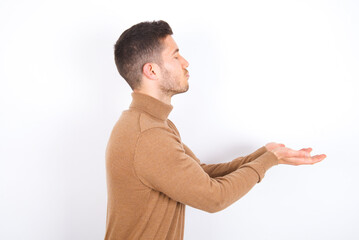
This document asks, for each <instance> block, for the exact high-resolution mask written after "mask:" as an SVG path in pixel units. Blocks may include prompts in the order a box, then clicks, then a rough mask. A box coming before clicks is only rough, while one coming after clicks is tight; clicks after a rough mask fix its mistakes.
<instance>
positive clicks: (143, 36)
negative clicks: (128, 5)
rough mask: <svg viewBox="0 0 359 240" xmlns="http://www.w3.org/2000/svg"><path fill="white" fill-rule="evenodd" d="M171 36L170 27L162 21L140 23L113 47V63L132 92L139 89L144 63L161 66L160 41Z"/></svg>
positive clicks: (131, 28)
mask: <svg viewBox="0 0 359 240" xmlns="http://www.w3.org/2000/svg"><path fill="white" fill-rule="evenodd" d="M172 34H173V32H172V29H171V27H170V25H169V24H168V23H167V22H165V21H163V20H159V21H153V22H148V21H147V22H141V23H138V24H136V25H133V26H132V27H130V28H129V29H127V30H126V31H124V32H123V33H122V34H121V36H120V37H119V39H118V40H117V42H116V44H115V46H114V54H115V63H116V67H117V70H118V72H119V73H120V75H121V76H122V77H123V78H124V79H125V80H126V82H127V83H128V84H129V85H130V87H131V88H132V90H134V89H136V88H139V87H140V85H141V77H142V68H143V66H144V65H145V64H146V63H148V62H154V63H157V64H159V65H160V66H162V56H161V53H162V50H163V47H164V46H163V44H162V41H163V39H164V38H165V37H166V36H167V35H172Z"/></svg>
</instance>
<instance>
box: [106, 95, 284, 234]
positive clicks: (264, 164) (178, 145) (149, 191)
mask: <svg viewBox="0 0 359 240" xmlns="http://www.w3.org/2000/svg"><path fill="white" fill-rule="evenodd" d="M172 109H173V106H172V105H169V104H166V103H164V102H162V101H160V100H158V99H156V98H153V97H151V96H149V95H146V94H143V93H138V92H132V103H131V105H130V107H129V109H128V110H125V111H123V112H122V115H121V117H120V118H119V120H118V121H117V122H116V124H115V126H114V128H113V130H112V133H111V136H110V139H109V141H108V145H107V149H106V174H107V191H108V202H107V219H106V235H105V239H113V240H114V239H116V240H119V239H126V240H131V239H156V240H162V239H163V240H165V239H166V240H182V239H183V233H184V220H185V205H189V206H191V207H194V208H197V209H201V210H203V211H206V212H209V213H214V212H218V211H221V210H223V209H225V208H226V207H228V206H230V205H231V204H232V203H234V202H235V201H237V200H238V199H240V198H241V197H242V196H243V195H245V194H246V193H247V192H248V191H249V190H250V189H251V188H252V187H253V186H254V185H255V184H256V183H257V182H260V181H261V180H262V179H263V177H264V174H265V172H266V171H267V170H268V169H269V168H270V167H272V166H273V165H276V164H278V159H277V157H276V156H275V155H274V154H273V153H272V152H268V151H266V148H265V147H261V148H260V149H258V150H257V151H255V152H254V153H252V154H250V155H247V156H245V157H238V158H236V159H234V160H233V161H231V162H226V163H219V164H204V163H202V162H201V161H200V160H199V159H198V158H197V157H196V156H195V154H193V152H192V151H191V150H190V149H189V148H188V147H187V146H186V145H185V144H184V143H183V142H182V140H181V137H180V134H179V132H178V130H177V128H176V126H175V125H174V123H173V122H172V121H170V120H169V119H168V115H169V114H170V112H171V111H172ZM219 162H221V161H219Z"/></svg>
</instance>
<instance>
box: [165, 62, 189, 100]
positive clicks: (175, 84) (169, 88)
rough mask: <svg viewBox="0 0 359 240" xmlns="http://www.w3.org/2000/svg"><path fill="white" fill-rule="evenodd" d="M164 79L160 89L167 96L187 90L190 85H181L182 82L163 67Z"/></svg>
mask: <svg viewBox="0 0 359 240" xmlns="http://www.w3.org/2000/svg"><path fill="white" fill-rule="evenodd" d="M162 72H163V79H162V83H161V85H160V89H161V91H162V93H163V94H165V95H167V96H173V95H175V94H179V93H184V92H187V91H188V89H189V85H188V84H186V86H184V87H181V83H180V82H179V80H177V79H176V78H175V77H174V76H173V75H171V73H170V72H169V71H167V69H165V68H163V69H162Z"/></svg>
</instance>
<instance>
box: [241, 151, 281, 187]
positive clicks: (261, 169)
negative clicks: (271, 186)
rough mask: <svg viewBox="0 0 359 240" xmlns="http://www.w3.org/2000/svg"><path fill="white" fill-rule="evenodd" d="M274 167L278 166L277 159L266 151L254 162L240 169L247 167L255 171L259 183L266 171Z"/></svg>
mask: <svg viewBox="0 0 359 240" xmlns="http://www.w3.org/2000/svg"><path fill="white" fill-rule="evenodd" d="M274 165H278V158H277V156H276V155H275V154H274V153H272V152H271V151H267V152H265V153H264V154H263V155H261V156H260V157H258V158H257V159H255V160H254V161H252V162H249V163H246V164H244V165H243V166H242V167H249V168H252V169H253V170H254V171H256V173H257V174H258V183H259V182H261V181H262V179H263V178H264V175H265V173H266V171H267V170H268V169H269V168H271V167H272V166H274Z"/></svg>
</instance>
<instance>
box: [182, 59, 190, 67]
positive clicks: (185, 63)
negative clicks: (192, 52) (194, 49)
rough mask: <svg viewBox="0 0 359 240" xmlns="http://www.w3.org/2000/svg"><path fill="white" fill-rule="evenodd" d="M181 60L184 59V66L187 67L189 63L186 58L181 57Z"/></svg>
mask: <svg viewBox="0 0 359 240" xmlns="http://www.w3.org/2000/svg"><path fill="white" fill-rule="evenodd" d="M183 61H184V63H183V65H184V68H188V66H189V63H188V62H187V60H186V59H185V58H183Z"/></svg>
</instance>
